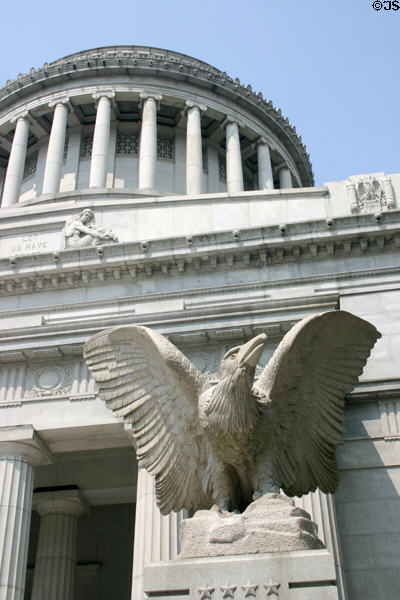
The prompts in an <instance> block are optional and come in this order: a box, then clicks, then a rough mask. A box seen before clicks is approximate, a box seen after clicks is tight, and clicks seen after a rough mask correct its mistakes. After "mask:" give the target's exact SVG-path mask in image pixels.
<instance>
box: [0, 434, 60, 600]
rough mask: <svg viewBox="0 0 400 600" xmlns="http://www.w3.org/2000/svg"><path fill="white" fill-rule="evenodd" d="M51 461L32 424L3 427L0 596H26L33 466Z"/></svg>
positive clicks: (11, 599)
mask: <svg viewBox="0 0 400 600" xmlns="http://www.w3.org/2000/svg"><path fill="white" fill-rule="evenodd" d="M13 438H16V440H17V441H15V439H13ZM48 462H49V455H48V453H47V451H46V449H45V448H44V447H43V446H42V444H41V443H40V440H38V439H37V436H36V435H35V433H34V431H33V428H32V427H25V426H21V427H20V428H17V427H15V428H14V427H5V428H3V429H2V430H0V600H23V598H24V589H25V576H26V561H27V556H28V544H29V528H30V522H31V508H32V491H33V475H34V467H35V466H36V465H38V464H45V463H48Z"/></svg>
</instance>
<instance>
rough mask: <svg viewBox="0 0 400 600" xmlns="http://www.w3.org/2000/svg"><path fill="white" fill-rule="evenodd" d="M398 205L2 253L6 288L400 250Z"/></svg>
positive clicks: (2, 287) (15, 290)
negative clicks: (381, 212) (375, 211)
mask: <svg viewBox="0 0 400 600" xmlns="http://www.w3.org/2000/svg"><path fill="white" fill-rule="evenodd" d="M399 216H400V211H392V212H388V213H385V217H384V219H380V220H379V222H377V221H376V219H375V218H374V215H369V214H366V215H356V216H349V217H342V218H338V219H335V220H328V221H327V220H315V221H307V222H298V223H288V224H282V225H274V226H269V227H258V228H249V229H242V230H234V231H232V230H227V231H220V232H214V233H208V234H194V235H189V236H186V237H184V236H179V237H171V238H158V239H151V240H142V241H137V242H125V243H119V244H110V245H105V246H98V247H94V248H84V249H80V250H61V251H59V252H51V253H39V254H36V255H29V256H27V255H25V256H14V257H10V258H3V259H0V295H19V294H26V293H32V292H38V291H45V290H51V289H68V288H76V287H82V286H85V287H86V286H93V285H99V284H104V283H105V282H109V283H111V282H112V281H121V280H122V281H127V280H130V281H136V280H138V279H143V278H149V277H166V276H170V275H174V276H182V275H184V274H185V273H186V272H198V273H199V272H201V273H203V274H204V273H207V272H210V271H214V270H218V269H222V270H226V269H227V268H228V269H241V268H242V269H243V268H245V269H249V268H266V269H271V268H272V267H274V266H276V265H280V264H283V263H297V264H301V263H303V262H309V261H319V262H321V261H324V260H331V259H335V260H336V259H339V258H342V259H345V258H348V257H363V256H367V255H379V254H383V253H388V252H389V253H393V252H396V253H397V252H398V251H399V249H400V219H399Z"/></svg>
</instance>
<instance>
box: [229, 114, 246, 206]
mask: <svg viewBox="0 0 400 600" xmlns="http://www.w3.org/2000/svg"><path fill="white" fill-rule="evenodd" d="M226 186H227V190H228V193H232V194H235V193H237V192H242V191H243V167H242V155H241V151H240V138H239V124H238V123H237V121H234V120H232V119H231V118H229V117H228V118H227V121H226Z"/></svg>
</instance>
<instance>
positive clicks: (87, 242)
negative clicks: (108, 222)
mask: <svg viewBox="0 0 400 600" xmlns="http://www.w3.org/2000/svg"><path fill="white" fill-rule="evenodd" d="M64 239H65V248H67V249H69V248H88V247H90V246H99V245H102V244H110V243H112V242H118V238H117V236H116V235H115V233H113V232H112V231H111V229H109V228H108V227H103V226H97V225H96V224H95V220H94V213H93V211H92V210H90V208H86V209H85V210H83V211H82V212H81V214H80V215H75V216H73V217H72V218H71V219H70V220H69V221H67V222H66V224H65V227H64Z"/></svg>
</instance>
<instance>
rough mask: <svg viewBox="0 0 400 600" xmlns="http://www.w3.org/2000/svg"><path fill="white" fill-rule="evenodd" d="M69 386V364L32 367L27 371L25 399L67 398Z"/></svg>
mask: <svg viewBox="0 0 400 600" xmlns="http://www.w3.org/2000/svg"><path fill="white" fill-rule="evenodd" d="M71 386H72V365H71V364H63V365H61V364H57V365H49V364H42V365H40V366H32V367H30V368H29V370H28V377H27V382H26V388H27V389H26V392H25V398H41V397H43V398H45V397H48V396H68V395H69V394H70V392H71Z"/></svg>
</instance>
